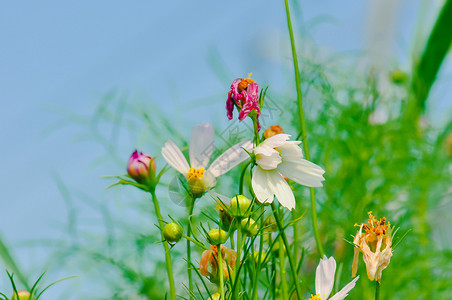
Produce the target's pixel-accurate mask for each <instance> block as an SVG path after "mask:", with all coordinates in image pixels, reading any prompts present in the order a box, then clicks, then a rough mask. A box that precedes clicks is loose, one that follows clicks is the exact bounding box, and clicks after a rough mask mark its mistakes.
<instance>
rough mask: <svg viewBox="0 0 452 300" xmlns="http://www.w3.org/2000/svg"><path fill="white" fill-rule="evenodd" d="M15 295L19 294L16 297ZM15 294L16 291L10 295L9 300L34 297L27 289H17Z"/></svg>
mask: <svg viewBox="0 0 452 300" xmlns="http://www.w3.org/2000/svg"><path fill="white" fill-rule="evenodd" d="M17 295H19V297H17ZM17 295H16V293H14V294H13V296H12V297H11V300H35V299H36V298H35V297H33V296H31V295H30V293H29V292H27V291H23V290H21V291H17Z"/></svg>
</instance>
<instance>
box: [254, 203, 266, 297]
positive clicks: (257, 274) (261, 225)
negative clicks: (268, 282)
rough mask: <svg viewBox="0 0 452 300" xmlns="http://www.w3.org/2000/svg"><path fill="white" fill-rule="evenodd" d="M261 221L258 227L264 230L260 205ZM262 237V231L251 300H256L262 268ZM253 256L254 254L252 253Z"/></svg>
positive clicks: (262, 208)
mask: <svg viewBox="0 0 452 300" xmlns="http://www.w3.org/2000/svg"><path fill="white" fill-rule="evenodd" d="M260 214H261V219H260V223H261V224H260V227H261V228H264V206H263V205H261V212H260ZM264 235H265V232H263V230H262V231H261V235H260V239H259V256H258V259H257V264H256V269H255V270H254V272H255V274H254V282H253V295H252V297H251V299H253V300H257V295H258V294H257V292H258V288H257V284H258V282H259V274H260V272H261V268H262V264H263V261H262V249H263V247H264ZM253 256H254V253H253Z"/></svg>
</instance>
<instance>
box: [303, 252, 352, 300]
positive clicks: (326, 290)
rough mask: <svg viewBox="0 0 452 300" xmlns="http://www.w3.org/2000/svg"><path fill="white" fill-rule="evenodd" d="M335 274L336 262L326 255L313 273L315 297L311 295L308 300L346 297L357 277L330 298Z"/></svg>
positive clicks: (339, 299) (330, 299) (333, 299)
mask: <svg viewBox="0 0 452 300" xmlns="http://www.w3.org/2000/svg"><path fill="white" fill-rule="evenodd" d="M335 273H336V260H334V257H332V256H331V257H330V258H327V257H326V255H324V256H323V258H321V259H320V263H319V265H318V266H317V269H316V271H315V293H316V294H315V295H311V298H309V299H308V300H327V299H329V300H342V299H344V298H345V297H347V296H348V294H347V293H348V292H350V290H351V289H353V288H354V287H355V284H356V281H357V280H358V279H359V276H358V277H356V278H355V279H353V280H352V281H350V282H349V283H348V284H347V285H346V286H345V287H344V288H342V290H340V291H339V292H338V293H337V294H335V295H334V296H333V297H331V298H329V297H330V294H331V291H332V290H333V285H334V275H335Z"/></svg>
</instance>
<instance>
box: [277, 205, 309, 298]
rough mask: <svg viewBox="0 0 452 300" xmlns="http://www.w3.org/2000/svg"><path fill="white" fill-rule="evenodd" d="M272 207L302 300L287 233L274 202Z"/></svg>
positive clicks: (298, 293)
mask: <svg viewBox="0 0 452 300" xmlns="http://www.w3.org/2000/svg"><path fill="white" fill-rule="evenodd" d="M271 206H272V211H273V215H274V216H275V220H276V224H277V225H278V229H279V232H280V234H281V238H282V240H283V242H284V247H285V248H286V250H287V257H288V258H289V265H290V271H291V272H292V277H293V281H294V283H295V289H296V291H297V295H298V299H301V297H302V293H301V289H300V283H299V281H298V278H299V277H300V276H298V274H297V268H296V266H295V264H294V260H293V258H292V255H291V254H290V247H289V242H288V241H287V237H286V233H285V232H284V228H283V226H282V224H281V220H280V219H279V214H278V211H277V209H276V206H275V203H273V202H272V204H271Z"/></svg>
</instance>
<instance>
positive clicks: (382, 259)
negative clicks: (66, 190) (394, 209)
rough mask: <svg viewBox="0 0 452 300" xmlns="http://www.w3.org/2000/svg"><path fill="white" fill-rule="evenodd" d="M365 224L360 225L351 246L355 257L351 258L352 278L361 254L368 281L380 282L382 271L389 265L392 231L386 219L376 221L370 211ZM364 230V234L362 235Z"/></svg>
mask: <svg viewBox="0 0 452 300" xmlns="http://www.w3.org/2000/svg"><path fill="white" fill-rule="evenodd" d="M368 214H369V220H368V222H367V224H365V223H361V225H360V226H359V231H358V233H357V234H356V236H355V238H354V240H353V244H354V245H355V255H354V257H353V266H352V277H354V276H356V272H357V271H358V261H359V253H360V252H361V253H362V254H363V260H364V263H365V264H366V270H367V277H369V280H371V281H373V280H376V281H378V282H380V281H381V275H382V272H383V270H384V269H386V267H387V266H388V265H389V262H390V261H391V256H392V248H391V247H392V229H391V224H390V223H389V222H388V223H387V224H386V218H385V217H383V218H381V219H380V220H377V219H376V218H375V217H374V216H373V215H372V212H371V211H370V212H369V213H368ZM363 230H364V233H363Z"/></svg>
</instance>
